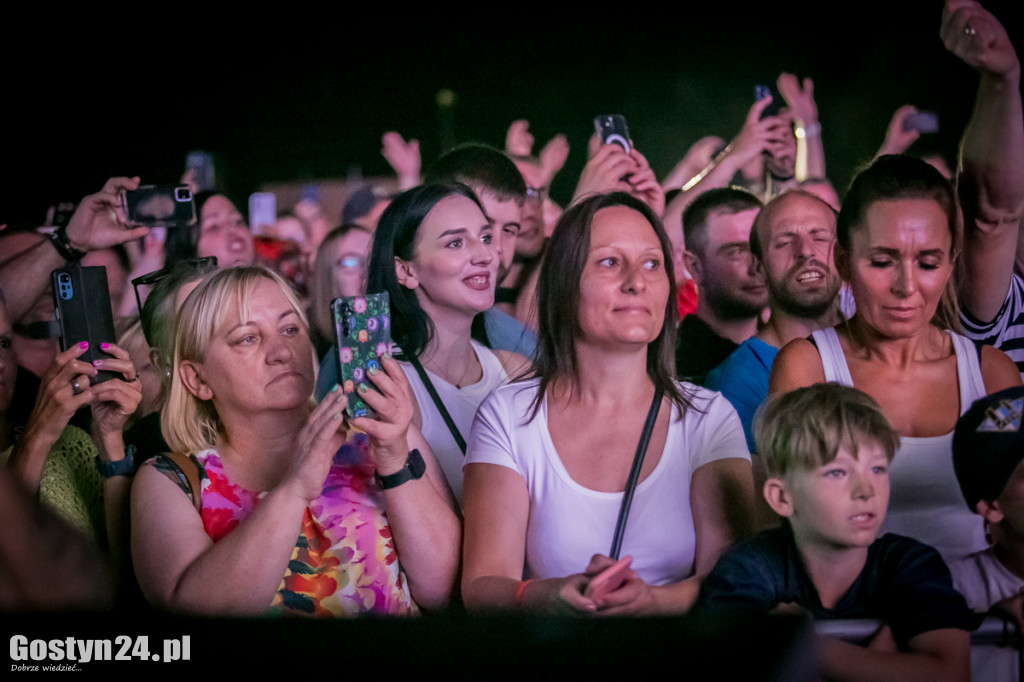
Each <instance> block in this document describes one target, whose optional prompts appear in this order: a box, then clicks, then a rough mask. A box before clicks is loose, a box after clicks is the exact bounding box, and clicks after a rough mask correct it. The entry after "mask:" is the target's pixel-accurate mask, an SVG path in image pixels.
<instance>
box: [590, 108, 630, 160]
mask: <svg viewBox="0 0 1024 682" xmlns="http://www.w3.org/2000/svg"><path fill="white" fill-rule="evenodd" d="M594 130H595V131H597V134H598V135H600V136H601V144H617V145H619V146H620V147H622V148H623V150H625V152H626V153H627V154H628V153H629V150H630V149H631V148H632V147H631V146H630V144H629V127H628V126H627V125H626V117H625V116H623V115H621V114H608V115H603V116H595V117H594Z"/></svg>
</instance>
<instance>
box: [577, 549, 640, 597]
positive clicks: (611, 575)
mask: <svg viewBox="0 0 1024 682" xmlns="http://www.w3.org/2000/svg"><path fill="white" fill-rule="evenodd" d="M632 563H633V557H631V556H624V557H622V558H621V559H619V560H618V561H616V562H615V563H614V564H612V565H611V566H609V567H608V568H606V569H604V570H603V571H601V572H600V573H598V574H597V575H595V576H594V577H593V578H591V580H590V582H589V583H587V588H586V589H585V590H584V591H583V596H584V597H586V598H587V599H593V600H594V601H599V600H600V599H602V598H604V596H605V595H606V594H610V593H612V592H614V591H615V590H617V589H619V588H620V587H622V584H623V583H624V582H626V572H627V571H628V570H629V567H630V565H631V564H632Z"/></svg>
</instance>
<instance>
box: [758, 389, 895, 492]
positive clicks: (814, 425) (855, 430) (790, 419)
mask: <svg viewBox="0 0 1024 682" xmlns="http://www.w3.org/2000/svg"><path fill="white" fill-rule="evenodd" d="M754 440H755V441H756V442H757V452H758V454H759V455H760V456H761V458H762V460H763V461H764V466H765V469H767V471H768V476H769V477H771V478H782V477H784V476H786V475H787V474H789V473H792V472H794V471H798V470H799V471H809V470H811V469H816V468H818V467H820V466H822V465H825V464H828V463H829V462H831V461H832V460H834V459H835V458H836V455H837V454H838V453H839V449H840V448H844V449H846V451H847V452H849V453H851V454H856V453H857V450H858V448H859V447H860V445H862V444H863V443H864V442H865V441H870V442H873V443H877V444H878V445H879V446H881V447H882V448H883V449H884V450H885V453H886V457H887V458H888V459H889V461H890V462H891V461H892V458H893V456H894V455H895V454H896V449H897V448H898V447H899V444H900V437H899V435H898V434H897V433H896V431H894V430H893V428H892V426H890V424H889V420H887V419H886V418H885V415H884V414H882V408H881V407H879V405H878V403H877V402H875V400H874V398H872V397H871V396H869V395H868V394H867V393H864V392H863V391H860V390H857V389H856V388H852V387H850V386H843V385H842V384H834V383H822V384H813V385H811V386H805V387H804V388H798V389H796V390H795V391H790V392H789V393H784V394H782V395H776V396H773V397H772V398H770V399H769V400H768V401H767V402H766V403H765V404H764V405H763V406H762V407H761V409H760V410H758V413H757V416H756V417H755V419H754Z"/></svg>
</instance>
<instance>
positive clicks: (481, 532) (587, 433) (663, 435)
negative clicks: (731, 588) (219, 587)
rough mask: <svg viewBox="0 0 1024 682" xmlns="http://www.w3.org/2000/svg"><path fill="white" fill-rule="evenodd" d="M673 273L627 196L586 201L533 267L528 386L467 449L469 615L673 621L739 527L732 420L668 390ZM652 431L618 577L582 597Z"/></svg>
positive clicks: (662, 244)
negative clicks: (624, 565)
mask: <svg viewBox="0 0 1024 682" xmlns="http://www.w3.org/2000/svg"><path fill="white" fill-rule="evenodd" d="M671 262H672V261H671V245H670V244H669V241H668V238H667V236H666V235H665V231H664V228H663V227H662V226H661V222H660V221H659V220H658V218H657V217H656V216H655V215H654V214H653V213H652V212H651V211H650V209H648V208H647V207H646V206H645V205H644V204H643V203H641V202H640V201H638V200H636V199H634V198H632V197H630V196H629V195H627V194H623V193H615V194H610V195H598V196H595V197H592V198H588V199H586V200H584V201H582V202H580V203H578V204H577V205H576V206H575V207H573V208H571V209H570V210H568V211H567V212H566V213H565V214H564V215H563V216H562V218H561V219H560V220H559V222H558V225H557V226H556V227H555V231H554V234H553V235H552V237H551V242H550V244H549V245H548V250H547V256H546V257H545V261H544V263H543V264H542V266H541V273H540V281H539V287H538V297H539V301H538V302H539V311H540V318H539V327H540V329H539V331H540V334H539V346H538V357H537V360H536V361H535V363H534V369H535V372H536V376H535V378H533V379H531V380H529V381H525V382H520V383H514V384H511V385H509V386H505V387H502V388H500V389H498V390H496V391H495V392H494V393H492V395H491V397H490V398H488V399H487V400H486V401H485V402H484V404H483V405H482V406H481V408H480V412H479V415H478V417H477V421H476V423H475V424H474V428H473V434H472V437H471V439H470V444H469V454H468V457H467V464H466V487H465V505H464V508H465V519H466V534H465V545H464V548H465V549H464V572H463V583H462V587H463V599H464V601H465V603H466V605H467V606H468V607H470V608H473V609H513V608H522V609H527V610H531V611H537V612H546V613H598V612H601V613H607V614H654V613H679V612H682V611H685V610H686V609H688V608H689V606H690V605H691V604H692V603H693V600H694V599H695V598H696V595H697V588H698V583H697V580H696V576H697V575H700V574H703V573H706V572H707V571H709V570H710V569H711V567H712V566H713V564H714V562H715V560H716V559H717V558H718V556H719V554H720V553H721V552H722V551H723V550H724V549H725V548H726V547H727V546H728V545H729V544H730V543H731V542H732V541H733V540H734V539H735V538H736V536H737V534H738V533H742V532H743V531H744V530H745V529H746V524H747V518H748V512H749V509H750V503H751V501H752V494H753V479H752V475H751V469H750V457H749V455H748V453H747V448H746V445H745V443H744V440H743V433H742V430H741V428H740V424H739V420H738V418H737V417H736V413H735V411H734V410H733V409H732V407H731V406H730V405H729V403H728V402H727V401H726V400H725V399H724V398H722V397H721V396H720V395H719V394H716V393H711V392H710V391H706V390H704V389H701V388H698V387H696V386H692V385H688V384H679V383H676V382H675V381H674V380H673V377H674V376H675V374H674V364H673V359H674V356H673V346H674V336H675V334H674V330H675V324H674V323H675V307H674V304H675V291H674V282H675V280H674V278H673V276H672V266H671ZM655 405H657V408H658V409H657V411H656V412H655V411H654V410H653V409H651V410H649V409H648V406H651V407H652V408H653V407H654V406H655ZM652 414H654V415H655V416H654V417H652V416H651V415H652ZM645 415H647V417H646V420H645ZM651 419H654V421H653V429H652V430H651V432H650V438H649V443H648V445H647V448H646V457H644V458H643V460H642V467H641V468H640V473H639V482H638V484H637V485H636V488H635V498H634V500H633V503H632V510H631V511H630V513H629V517H628V523H627V524H626V526H625V533H624V536H623V541H622V550H621V551H622V554H623V555H624V556H625V555H629V556H631V557H632V565H631V572H628V573H627V574H626V580H625V582H624V583H623V584H622V585H620V586H618V587H617V589H613V590H612V591H611V592H610V593H608V594H606V595H605V596H604V597H603V598H600V599H598V598H592V597H590V596H585V594H584V593H585V591H586V588H587V585H588V584H589V583H590V581H591V579H592V578H593V577H594V576H595V575H596V574H598V573H599V572H600V571H601V570H602V569H604V568H607V567H609V566H610V565H611V564H612V560H611V559H610V558H609V557H608V556H605V555H606V554H607V553H610V552H609V550H608V548H609V546H610V545H611V544H612V537H613V535H614V531H615V527H616V519H617V517H618V515H619V511H620V507H621V503H622V500H623V497H624V491H625V490H626V488H627V477H628V474H629V472H630V469H631V467H632V463H633V462H634V460H635V459H636V458H635V452H636V451H637V450H638V449H640V448H638V444H639V441H640V436H641V433H642V431H644V429H643V426H644V424H645V421H649V420H651ZM524 567H525V570H524ZM524 578H525V579H526V580H524Z"/></svg>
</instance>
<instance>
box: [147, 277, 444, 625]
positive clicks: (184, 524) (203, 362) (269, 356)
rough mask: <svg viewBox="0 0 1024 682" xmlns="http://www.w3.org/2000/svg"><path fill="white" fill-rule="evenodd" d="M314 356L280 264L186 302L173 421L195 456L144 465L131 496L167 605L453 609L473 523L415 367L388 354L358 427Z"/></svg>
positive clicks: (174, 434) (210, 287)
mask: <svg viewBox="0 0 1024 682" xmlns="http://www.w3.org/2000/svg"><path fill="white" fill-rule="evenodd" d="M313 360H314V358H313V348H312V345H311V343H310V340H309V333H308V327H307V323H306V319H305V316H304V315H303V313H302V310H301V307H300V304H299V302H298V300H297V299H296V298H295V296H294V294H293V293H292V291H291V289H290V288H289V286H288V285H287V283H285V282H284V281H283V280H282V279H281V278H280V277H279V276H277V275H276V274H274V273H272V272H270V271H269V270H266V269H264V268H252V267H249V268H230V269H226V270H221V271H219V272H217V273H216V274H214V275H211V276H210V277H208V278H207V279H205V280H204V281H203V282H202V283H201V284H200V285H199V287H198V288H197V289H196V290H195V291H193V292H192V294H190V295H189V297H188V299H187V300H186V301H185V304H184V306H183V307H182V309H181V311H180V313H179V315H178V319H177V322H176V328H175V347H174V368H173V377H172V384H171V393H170V396H169V400H168V403H167V406H166V408H165V410H164V414H163V426H164V433H165V435H166V436H167V441H168V443H169V444H170V446H171V447H172V448H173V449H174V451H175V452H177V453H189V454H188V456H187V457H186V456H182V455H173V456H171V457H160V458H157V459H156V460H155V464H154V465H147V466H144V467H143V468H142V469H141V470H140V472H139V474H138V476H137V477H136V481H135V485H134V487H133V490H132V533H133V558H134V561H135V567H136V574H137V576H138V579H139V584H140V586H141V587H142V590H143V593H144V594H145V595H146V596H147V598H148V599H149V600H150V601H151V602H152V603H154V604H155V605H157V606H159V607H163V608H167V609H171V610H176V611H188V612H193V613H204V614H216V615H228V614H234V615H254V614H259V613H261V612H264V611H267V610H268V609H270V610H273V611H280V612H285V613H289V614H295V615H312V616H330V615H356V614H360V613H366V612H370V613H376V614H409V613H415V612H416V611H417V610H418V606H419V607H423V608H428V609H440V608H443V607H444V606H445V605H446V604H447V602H448V599H449V596H450V594H451V590H452V587H453V582H454V578H455V571H456V568H457V565H458V547H459V541H460V532H459V522H458V520H457V518H456V517H455V514H454V512H453V510H452V507H451V506H450V504H449V502H448V500H447V498H446V490H445V487H444V483H443V482H442V479H441V473H440V471H439V470H438V468H437V465H436V463H435V461H434V459H433V456H432V455H431V453H430V449H429V447H428V446H426V444H425V443H423V442H422V438H421V437H419V436H418V434H417V433H415V432H414V431H413V430H410V429H409V419H410V416H411V414H412V407H411V404H410V399H409V395H408V386H407V383H406V381H405V377H404V375H403V374H402V373H401V371H400V370H399V369H398V367H397V364H396V363H395V362H394V361H393V360H391V359H390V358H384V359H383V360H382V362H381V369H380V370H377V371H376V373H375V374H374V376H373V383H374V385H375V386H376V390H375V389H371V388H367V387H365V386H363V387H361V388H362V390H360V395H361V397H363V398H364V399H365V400H366V401H367V402H368V403H369V404H370V405H371V406H372V407H373V408H374V409H375V410H376V411H377V413H378V418H377V419H367V418H360V419H353V420H351V422H349V421H348V420H346V418H345V417H344V410H345V407H346V401H345V395H344V393H343V392H342V391H341V390H339V389H337V388H336V389H335V390H334V391H332V392H331V393H329V395H328V396H327V397H326V398H324V400H323V401H321V402H320V404H319V405H317V406H315V409H314V408H313V406H312V404H311V400H310V396H311V394H312V390H313V367H314V362H313ZM353 429H358V430H360V431H362V432H363V433H362V434H358V435H357V434H356V433H355V432H354V430H353ZM363 434H365V435H363ZM385 512H386V516H385Z"/></svg>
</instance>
